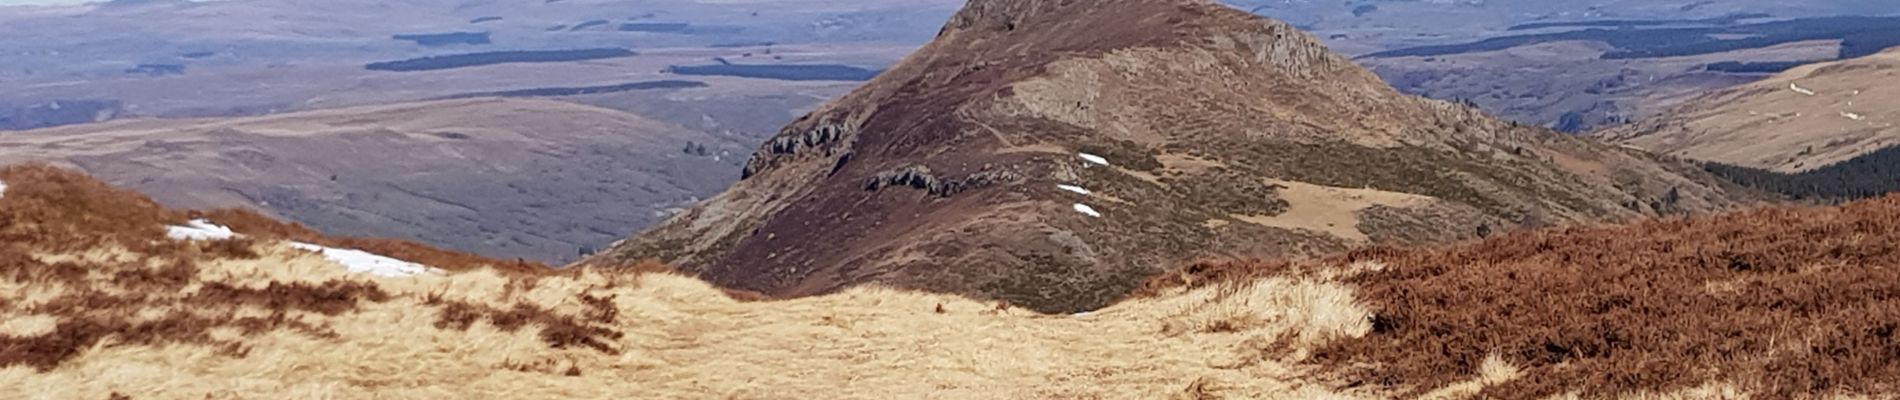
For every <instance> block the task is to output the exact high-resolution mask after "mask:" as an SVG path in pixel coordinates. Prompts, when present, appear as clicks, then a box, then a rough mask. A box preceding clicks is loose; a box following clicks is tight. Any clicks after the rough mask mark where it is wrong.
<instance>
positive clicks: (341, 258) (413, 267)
mask: <svg viewBox="0 0 1900 400" xmlns="http://www.w3.org/2000/svg"><path fill="white" fill-rule="evenodd" d="M290 247H292V248H296V249H298V250H303V251H308V252H312V253H317V254H322V255H323V258H328V259H330V261H331V262H335V263H337V264H342V265H343V268H348V269H349V270H350V272H353V273H359V274H371V275H376V276H381V277H386V278H401V277H408V276H416V275H422V274H441V273H442V270H438V269H435V268H429V266H426V265H422V264H417V263H412V262H408V261H403V260H398V259H394V258H389V257H384V256H380V255H376V254H371V253H369V252H366V251H362V250H351V249H339V248H334V247H324V246H318V245H314V244H309V243H300V242H291V243H290Z"/></svg>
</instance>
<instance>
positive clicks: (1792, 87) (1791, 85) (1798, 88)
mask: <svg viewBox="0 0 1900 400" xmlns="http://www.w3.org/2000/svg"><path fill="white" fill-rule="evenodd" d="M1788 90H1793V91H1794V92H1795V93H1800V94H1804V95H1808V96H1813V95H1814V91H1813V90H1808V88H1804V87H1801V85H1798V84H1795V83H1794V82H1788Z"/></svg>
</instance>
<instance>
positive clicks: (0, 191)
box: [0, 182, 7, 199]
mask: <svg viewBox="0 0 1900 400" xmlns="http://www.w3.org/2000/svg"><path fill="white" fill-rule="evenodd" d="M4 198H7V183H6V182H0V199H4Z"/></svg>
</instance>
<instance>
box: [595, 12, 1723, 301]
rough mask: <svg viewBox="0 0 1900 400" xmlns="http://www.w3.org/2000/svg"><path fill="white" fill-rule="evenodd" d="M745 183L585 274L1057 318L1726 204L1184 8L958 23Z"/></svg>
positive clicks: (1677, 174) (804, 132)
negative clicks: (942, 298)
mask: <svg viewBox="0 0 1900 400" xmlns="http://www.w3.org/2000/svg"><path fill="white" fill-rule="evenodd" d="M1082 153H1087V154H1091V155H1097V156H1101V157H1103V158H1105V159H1106V160H1107V161H1108V163H1109V164H1110V165H1112V166H1110V165H1100V164H1097V163H1094V162H1091V161H1090V160H1087V159H1086V158H1084V157H1080V156H1079V155H1080V154H1082ZM745 176H746V179H745V180H743V181H742V182H741V183H739V184H738V185H736V186H735V187H734V188H732V189H730V190H728V191H727V192H726V193H725V194H723V195H720V196H718V197H716V198H714V199H712V200H710V201H707V202H705V203H703V204H701V205H699V206H698V207H696V208H694V209H692V210H690V211H688V212H686V213H684V214H682V215H680V216H677V217H675V218H674V219H672V220H669V221H668V222H665V223H663V224H662V225H660V226H658V227H656V228H654V229H652V230H650V231H648V232H646V233H644V234H641V235H639V236H636V237H634V238H633V239H631V240H628V241H625V242H622V243H620V244H619V245H617V246H615V247H614V248H613V249H612V250H611V251H608V252H605V253H603V254H602V255H600V256H597V257H595V258H593V259H591V260H588V261H585V262H583V263H582V264H583V265H590V266H613V265H619V264H624V263H629V262H635V261H639V260H646V259H658V260H662V261H665V262H667V263H670V264H674V265H678V266H680V267H681V268H683V269H685V270H687V271H688V272H691V273H695V274H698V275H699V276H701V277H703V278H705V279H708V280H710V281H712V282H714V283H717V284H720V285H724V286H729V287H734V288H740V289H746V290H752V291H758V292H763V293H767V294H771V295H777V296H802V295H812V294H819V293H827V292H833V291H837V290H840V289H842V288H845V287H850V286H853V285H858V284H865V283H876V284H881V285H888V286H893V287H898V288H913V289H928V290H938V291H947V292H952V293H961V294H969V295H973V296H978V297H982V298H992V299H1003V300H1008V301H1011V302H1014V303H1016V304H1022V305H1026V306H1030V307H1033V308H1035V309H1038V310H1042V311H1065V310H1070V311H1072V310H1086V309H1093V308H1097V307H1100V306H1102V305H1104V304H1106V303H1108V302H1109V301H1111V300H1112V299H1115V298H1118V297H1120V296H1121V295H1123V294H1124V293H1127V292H1128V291H1129V290H1131V289H1133V288H1134V286H1135V285H1136V284H1137V282H1140V281H1141V280H1142V279H1143V278H1145V277H1147V276H1150V275H1152V274H1155V273H1159V272H1162V271H1163V270H1164V268H1165V267H1167V266H1171V265H1178V264H1180V263H1182V262H1185V261H1188V260H1191V259H1195V258H1200V257H1207V256H1216V255H1272V256H1298V255H1314V254H1321V253H1326V252H1333V251H1340V250H1344V249H1348V248H1351V247H1355V246H1359V245H1363V244H1368V243H1375V244H1391V243H1403V244H1409V243H1428V242H1437V241H1446V240H1457V239H1467V238H1475V237H1478V236H1480V235H1481V234H1483V233H1485V232H1491V231H1504V230H1508V229H1512V228H1515V227H1518V226H1525V225H1530V226H1538V225H1544V224H1550V223H1572V222H1591V221H1609V220H1619V219H1625V218H1633V217H1640V216H1644V215H1655V214H1659V213H1674V212H1693V211H1702V210H1713V209H1722V208H1726V207H1730V206H1733V205H1735V204H1738V201H1740V200H1739V199H1741V198H1742V197H1743V196H1738V195H1737V194H1736V192H1735V191H1733V190H1731V189H1729V188H1728V187H1725V186H1722V185H1720V184H1715V183H1711V182H1712V180H1711V179H1709V178H1707V177H1705V176H1703V175H1701V174H1700V172H1697V171H1691V168H1685V167H1684V166H1681V165H1676V164H1669V163H1661V162H1657V161H1655V160H1653V159H1652V158H1650V157H1647V156H1645V155H1642V154H1638V153H1635V152H1631V151H1628V150H1624V149H1618V148H1613V147H1610V146H1605V145H1602V144H1598V143H1594V142H1591V141H1587V140H1580V139H1577V138H1572V137H1566V136H1561V135H1556V134H1553V133H1550V132H1547V131H1544V130H1540V129H1534V128H1529V127H1518V126H1515V125H1513V124H1509V123H1505V122H1501V121H1498V120H1495V119H1493V118H1490V117H1488V116H1486V115H1483V114H1482V113H1480V112H1478V111H1477V110H1475V109H1472V108H1470V107H1465V106H1460V105H1455V104H1449V103H1443V102H1437V101H1429V100H1423V99H1418V98H1413V97H1408V96H1404V95H1401V94H1399V93H1397V92H1396V91H1394V90H1392V89H1391V88H1390V87H1388V86H1386V85H1385V84H1384V83H1382V82H1381V81H1380V80H1379V79H1378V78H1377V77H1375V76H1373V75H1372V74H1371V73H1369V72H1367V71H1365V70H1363V69H1361V68H1359V67H1357V66H1355V65H1353V64H1352V63H1351V62H1350V61H1349V60H1346V59H1345V58H1343V57H1341V56H1339V55H1336V54H1334V53H1332V52H1330V51H1328V50H1327V49H1326V48H1325V47H1324V46H1322V45H1321V44H1320V43H1319V42H1318V41H1317V40H1315V39H1314V38H1312V37H1311V36H1309V35H1307V34H1306V33H1303V32H1300V31H1298V30H1296V29H1294V28H1292V27H1291V26H1289V25H1287V24H1285V23H1282V22H1278V21H1270V20H1265V19H1262V18H1259V17H1256V16H1253V15H1251V14H1248V13H1245V12H1241V11H1238V10H1233V9H1229V8H1227V7H1225V6H1221V5H1218V4H1214V3H1211V2H1207V1H1201V0H1107V1H1086V2H1083V1H1028V0H978V1H973V2H971V3H970V4H969V5H968V6H967V7H966V8H965V9H964V10H963V11H961V12H959V13H958V14H957V15H956V16H954V17H953V18H952V19H951V21H950V22H949V23H948V24H946V25H945V27H944V29H943V32H942V33H941V34H940V35H939V37H938V38H937V40H935V41H934V42H932V43H931V44H929V45H927V46H926V47H924V48H923V49H921V50H919V51H918V52H917V53H915V54H913V55H912V56H910V57H909V58H908V59H906V60H905V61H904V62H902V63H901V64H899V65H898V66H896V67H894V68H892V69H891V70H890V71H889V72H887V73H885V74H884V75H883V76H880V77H878V78H877V79H875V80H873V81H872V82H870V83H868V84H867V85H865V86H864V87H862V88H859V89H858V90H857V91H855V92H853V93H852V94H850V95H848V96H846V97H845V98H843V99H841V100H839V101H837V102H835V103H833V104H830V105H828V106H825V107H822V108H820V109H819V110H817V111H814V112H813V113H812V114H810V115H807V116H805V117H804V118H802V119H800V120H799V121H796V122H794V123H793V124H791V125H790V126H788V127H786V128H785V129H784V130H783V131H782V132H781V133H780V134H779V136H778V137H777V138H775V139H773V140H771V141H770V142H768V143H766V144H765V145H763V146H762V147H761V148H760V150H759V152H758V154H757V155H756V156H755V157H754V158H753V159H752V160H751V161H750V162H748V163H747V168H746V173H745ZM1059 185H1070V186H1072V187H1064V186H1059ZM1076 189H1081V190H1076ZM1084 192H1086V193H1084ZM1085 210H1086V211H1087V212H1085ZM1089 212H1094V213H1099V214H1100V215H1101V216H1100V217H1093V216H1090V215H1088V214H1089Z"/></svg>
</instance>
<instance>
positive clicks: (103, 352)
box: [0, 169, 1370, 399]
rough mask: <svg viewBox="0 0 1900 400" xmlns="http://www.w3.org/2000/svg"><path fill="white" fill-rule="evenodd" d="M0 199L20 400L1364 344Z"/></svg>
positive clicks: (15, 194)
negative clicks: (447, 255) (234, 234)
mask: <svg viewBox="0 0 1900 400" xmlns="http://www.w3.org/2000/svg"><path fill="white" fill-rule="evenodd" d="M0 180H4V181H6V182H8V183H9V184H10V185H11V187H10V188H9V189H8V191H7V192H6V194H5V197H4V198H3V199H0V240H4V242H3V243H0V289H4V290H0V321H5V323H4V324H0V397H4V398H24V397H35V396H41V397H50V398H107V397H109V396H112V395H115V394H118V395H124V396H128V397H130V398H193V399H197V398H207V397H209V398H370V397H386V398H444V397H455V396H474V397H476V398H604V397H609V396H627V397H634V398H707V397H720V398H866V399H871V398H877V399H883V398H921V397H924V396H930V395H940V396H944V397H952V398H997V397H1010V398H1129V399H1135V398H1161V397H1167V396H1169V395H1173V394H1177V393H1180V392H1183V391H1191V392H1196V393H1205V394H1210V395H1220V396H1224V397H1234V398H1262V397H1287V396H1301V397H1306V396H1309V395H1316V394H1325V393H1326V392H1325V390H1324V388H1323V387H1321V386H1318V385H1313V384H1310V383H1304V381H1302V380H1301V378H1300V377H1301V376H1302V375H1303V372H1302V371H1303V370H1304V368H1301V367H1298V366H1295V365H1293V364H1291V363H1290V362H1285V361H1281V359H1282V358H1284V357H1286V356H1285V355H1284V354H1282V353H1279V352H1277V351H1268V350H1277V349H1304V348H1309V347H1311V346H1313V345H1317V344H1320V343H1324V342H1325V341H1326V340H1328V339H1330V338H1336V337H1344V336H1351V335H1356V334H1362V333H1364V332H1365V331H1366V330H1367V329H1369V328H1370V325H1369V324H1368V323H1367V321H1366V319H1365V312H1364V311H1363V310H1359V309H1358V308H1356V306H1354V303H1353V301H1352V298H1351V297H1350V295H1349V294H1348V291H1346V290H1345V289H1344V288H1343V287H1342V286H1339V285H1336V284H1329V283H1323V282H1317V281H1293V280H1266V281H1262V282H1259V283H1256V284H1250V285H1247V286H1246V287H1234V288H1220V289H1206V290H1198V291H1194V292H1192V293H1184V294H1181V295H1175V296H1169V297H1167V298H1165V299H1153V300H1142V301H1136V302H1131V303H1129V304H1127V305H1124V306H1121V307H1116V308H1113V309H1110V310H1105V311H1102V312H1100V313H1097V314H1095V315H1090V316H1084V317H1073V316H1046V315H1038V314H1034V313H1030V312H1026V311H1023V310H1020V309H1012V308H1009V307H1005V306H998V305H995V304H988V303H981V302H976V301H972V300H966V299H962V298H957V297H952V296H943V295H929V294H919V293H907V292H897V291H891V290H882V289H858V290H852V291H847V292H845V293H841V294H836V295H831V296H824V297H817V298H808V299H802V300H795V301H783V302H771V303H747V302H741V301H738V300H734V299H733V297H731V296H729V295H727V294H726V293H724V292H722V291H720V290H718V289H715V288H713V287H712V286H710V285H708V284H706V283H703V282H700V281H698V280H694V279H691V278H686V277H681V276H677V275H672V274H666V273H657V272H654V271H657V270H658V268H648V269H647V270H645V271H616V272H614V273H612V274H609V273H603V272H601V271H597V270H595V271H586V272H582V273H557V272H546V271H544V272H541V273H528V272H525V271H515V272H509V271H507V270H502V269H494V268H488V267H484V266H482V265H483V264H481V263H460V264H437V265H436V266H437V267H441V268H445V269H449V270H451V271H452V272H450V273H448V274H445V275H440V276H422V277H415V278H401V279H380V278H373V277H368V276H351V275H347V274H345V273H344V272H343V269H341V268H337V267H336V266H334V265H328V264H327V263H326V262H325V261H324V260H323V259H322V258H321V257H316V256H314V255H311V254H307V253H301V252H297V251H292V250H289V249H286V248H285V247H283V246H282V245H281V244H279V243H274V242H272V241H270V240H262V239H260V240H241V241H234V242H205V243H179V242H170V241H166V240H163V239H162V231H161V230H159V229H158V227H161V226H162V225H163V224H166V223H179V222H182V221H183V215H181V214H178V213H172V212H168V211H163V210H159V209H157V208H156V207H154V206H152V205H151V203H150V202H149V201H145V200H143V199H142V198H138V197H137V196H136V195H133V194H131V193H129V192H121V191H113V190H110V189H107V188H105V187H104V186H103V185H100V184H98V183H96V182H91V181H89V180H84V179H83V178H81V177H78V176H76V175H73V174H70V173H63V172H59V171H55V170H50V169H25V170H22V169H13V170H7V171H5V172H0ZM67 200H74V201H67ZM213 218H214V221H218V222H225V221H228V220H230V219H216V218H217V217H215V216H214V217H213ZM250 224H253V225H255V224H260V222H256V221H252V222H250ZM245 225H246V224H234V228H235V229H236V230H238V231H240V232H258V230H247V228H249V229H260V230H267V229H261V228H256V227H255V226H245ZM61 243H74V245H70V246H67V245H61ZM433 261H435V262H448V261H453V260H445V259H439V258H438V259H433ZM475 261H480V260H475ZM489 264H492V262H490V263H489Z"/></svg>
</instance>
